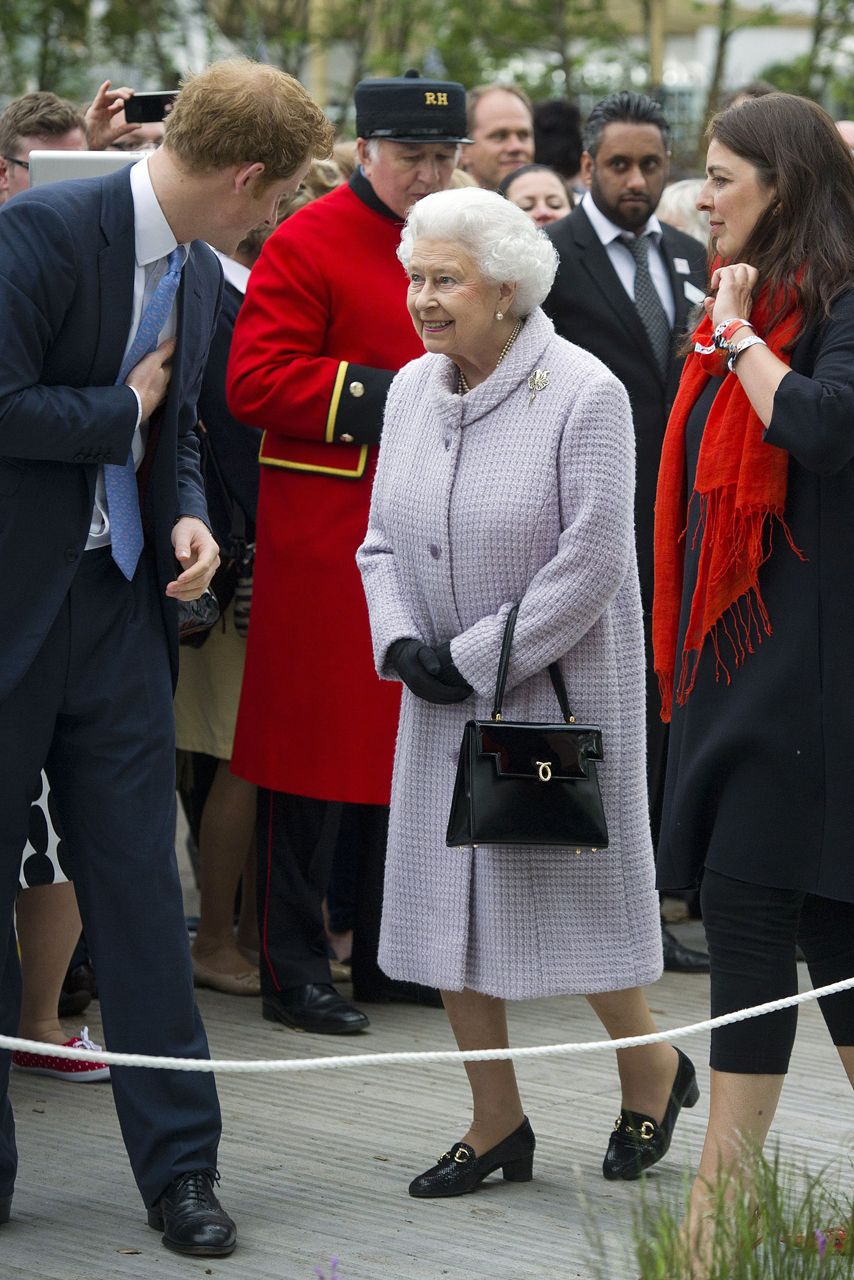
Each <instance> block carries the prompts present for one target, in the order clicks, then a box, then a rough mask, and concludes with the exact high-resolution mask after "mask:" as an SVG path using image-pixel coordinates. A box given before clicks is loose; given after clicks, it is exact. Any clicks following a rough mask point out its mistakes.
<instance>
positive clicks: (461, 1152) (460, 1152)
mask: <svg viewBox="0 0 854 1280" xmlns="http://www.w3.org/2000/svg"><path fill="white" fill-rule="evenodd" d="M448 1160H455V1161H456V1163H457V1164H465V1163H466V1161H467V1160H471V1156H470V1155H469V1153H468V1151H466V1149H465V1147H458V1148H457V1150H456V1151H455V1152H454V1154H453V1155H451V1153H450V1151H446V1152H445V1154H444V1155H441V1156H439V1159H438V1161H437V1163H438V1164H445V1163H446V1161H448Z"/></svg>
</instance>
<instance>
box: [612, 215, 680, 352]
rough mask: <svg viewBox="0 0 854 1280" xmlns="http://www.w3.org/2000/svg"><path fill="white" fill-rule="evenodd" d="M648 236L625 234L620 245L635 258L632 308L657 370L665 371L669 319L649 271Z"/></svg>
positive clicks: (669, 340)
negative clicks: (647, 342)
mask: <svg viewBox="0 0 854 1280" xmlns="http://www.w3.org/2000/svg"><path fill="white" fill-rule="evenodd" d="M651 239H652V237H651V236H626V237H625V238H624V239H623V244H624V245H625V246H626V248H627V249H628V251H629V253H630V254H631V255H632V257H633V258H634V260H635V264H636V271H635V307H636V308H637V313H638V317H639V318H640V322H641V324H642V325H643V327H644V329H646V333H647V337H648V338H649V341H650V345H651V346H652V350H653V354H654V356H655V359H656V361H657V363H658V369H659V372H660V373H661V374H662V375H665V374H666V373H667V366H668V364H669V363H670V342H671V332H670V321H669V320H668V318H667V312H666V311H665V310H664V304H663V303H662V301H661V298H660V297H659V293H658V290H657V289H656V287H655V283H654V281H653V279H652V276H651V275H650V271H649V246H650V241H651Z"/></svg>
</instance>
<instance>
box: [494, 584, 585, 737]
mask: <svg viewBox="0 0 854 1280" xmlns="http://www.w3.org/2000/svg"><path fill="white" fill-rule="evenodd" d="M518 613H519V606H518V604H514V605H513V607H512V609H511V610H510V612H509V613H508V615H507V621H506V622H505V624H504V637H503V639H502V641H501V656H500V657H499V659H498V675H497V677H496V680H495V702H494V704H493V707H492V719H493V720H500V719H501V706H502V703H503V702H504V688H505V686H506V684H507V669H508V667H509V666H510V646H511V644H512V643H513V632H514V631H515V630H516V618H517V616H518ZM549 675H550V677H551V682H552V688H553V689H554V691H555V695H556V697H557V700H558V702H559V703H560V710H561V715H562V716H563V718H564V720H565V722H566V723H567V724H575V716H574V715H573V714H572V711H571V710H570V706H569V694H568V693H567V691H566V683H565V681H564V678H563V672H562V671H561V669H560V667H559V666H558V664H557V663H556V662H551V663H549Z"/></svg>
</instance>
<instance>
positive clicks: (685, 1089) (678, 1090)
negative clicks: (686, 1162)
mask: <svg viewBox="0 0 854 1280" xmlns="http://www.w3.org/2000/svg"><path fill="white" fill-rule="evenodd" d="M676 1052H677V1053H678V1054H679V1065H678V1067H677V1068H676V1079H675V1080H674V1081H673V1088H672V1089H671V1090H670V1098H669V1099H668V1102H667V1110H666V1111H665V1113H664V1119H663V1120H662V1122H661V1124H656V1122H655V1121H654V1120H653V1118H652V1116H644V1115H641V1114H640V1113H639V1112H637V1111H626V1110H625V1108H623V1110H622V1111H621V1112H620V1114H619V1116H618V1117H617V1120H616V1123H615V1124H614V1132H613V1133H612V1134H611V1139H610V1141H609V1143H608V1150H607V1151H606V1153H605V1160H604V1162H603V1164H602V1174H603V1176H604V1177H606V1178H607V1179H608V1181H609V1182H615V1181H616V1180H617V1179H618V1178H620V1179H622V1180H623V1181H624V1182H633V1181H634V1179H635V1178H639V1177H640V1176H641V1174H642V1173H643V1171H644V1169H649V1168H650V1167H651V1166H652V1165H654V1164H657V1163H658V1161H659V1160H661V1158H662V1157H663V1156H665V1155H667V1150H668V1148H669V1146H670V1139H671V1138H672V1137H673V1128H674V1125H675V1124H676V1118H677V1116H678V1115H679V1112H680V1111H681V1110H682V1108H683V1107H693V1106H695V1104H696V1103H697V1100H698V1099H699V1097H700V1090H699V1087H698V1085H697V1073H696V1072H695V1070H694V1064H693V1062H692V1061H691V1059H690V1058H688V1057H686V1055H685V1054H684V1053H683V1052H682V1050H681V1049H677V1050H676Z"/></svg>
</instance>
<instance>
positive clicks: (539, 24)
mask: <svg viewBox="0 0 854 1280" xmlns="http://www.w3.org/2000/svg"><path fill="white" fill-rule="evenodd" d="M433 26H434V33H435V49H436V52H437V54H438V55H439V57H440V58H441V60H442V62H443V63H444V65H445V66H446V68H447V71H448V74H449V75H450V76H452V77H453V78H454V79H458V80H462V82H463V83H464V84H476V83H478V81H482V80H491V79H494V78H495V77H496V76H500V75H501V74H506V73H508V72H510V73H512V74H513V77H514V79H515V80H516V81H517V82H518V83H521V84H523V85H525V86H526V87H527V88H528V89H530V91H531V92H532V93H533V94H535V95H536V96H539V97H541V96H549V97H552V96H555V95H565V96H570V97H571V96H572V95H573V94H574V93H576V91H577V89H578V88H579V82H580V72H581V70H582V68H583V66H584V63H585V61H586V60H587V59H588V58H589V56H590V54H591V53H592V52H594V51H598V50H602V49H605V48H607V49H610V50H614V51H617V52H624V46H625V33H624V31H623V29H622V28H621V27H620V25H619V24H618V23H616V22H615V21H614V20H613V19H612V18H611V17H610V16H609V14H608V10H607V6H606V3H605V0H470V2H469V3H467V4H459V3H445V4H440V5H438V6H435V7H434V11H433Z"/></svg>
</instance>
